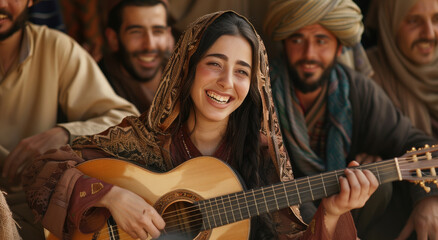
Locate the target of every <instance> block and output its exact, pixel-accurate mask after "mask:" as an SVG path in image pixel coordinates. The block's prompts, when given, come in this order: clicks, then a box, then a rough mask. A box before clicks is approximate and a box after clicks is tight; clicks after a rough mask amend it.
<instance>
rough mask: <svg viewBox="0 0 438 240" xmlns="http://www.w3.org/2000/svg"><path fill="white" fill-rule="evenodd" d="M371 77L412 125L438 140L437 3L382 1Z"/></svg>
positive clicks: (424, 1)
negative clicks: (373, 73) (373, 72)
mask: <svg viewBox="0 0 438 240" xmlns="http://www.w3.org/2000/svg"><path fill="white" fill-rule="evenodd" d="M376 6H377V10H376V12H377V18H375V19H376V20H377V21H376V23H377V24H378V25H377V26H375V27H377V28H378V33H379V39H378V45H377V46H376V47H374V48H373V49H370V50H369V51H368V52H367V53H368V56H369V58H370V60H372V64H373V68H374V70H375V75H374V76H373V79H374V80H375V81H376V82H377V83H378V84H379V85H380V86H382V88H383V89H384V90H385V91H386V93H387V94H388V96H389V97H390V98H391V100H392V102H393V103H394V105H395V106H396V107H397V108H398V109H400V110H401V112H402V113H403V114H405V115H406V116H408V117H409V118H410V119H411V121H412V123H413V125H414V126H416V127H417V128H420V129H422V130H423V131H425V132H426V133H428V134H429V135H432V136H434V137H438V97H437V96H438V95H437V92H438V84H437V80H438V58H437V56H438V55H437V51H438V49H437V38H438V20H437V18H438V1H437V0H403V1H397V0H385V1H378V3H377V4H376Z"/></svg>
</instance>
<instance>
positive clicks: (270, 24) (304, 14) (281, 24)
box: [264, 0, 363, 46]
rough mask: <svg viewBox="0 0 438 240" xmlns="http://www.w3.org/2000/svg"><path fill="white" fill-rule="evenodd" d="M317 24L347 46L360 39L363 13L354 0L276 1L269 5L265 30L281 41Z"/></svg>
mask: <svg viewBox="0 0 438 240" xmlns="http://www.w3.org/2000/svg"><path fill="white" fill-rule="evenodd" d="M315 23H318V24H320V25H321V26H323V27H325V28H326V29H328V30H329V31H330V32H332V33H333V34H334V35H335V36H336V37H337V38H338V39H339V40H340V41H341V43H342V44H343V45H344V46H354V45H356V44H357V43H359V42H360V39H361V36H362V32H363V24H362V14H361V11H360V9H359V7H358V6H357V5H356V4H355V3H354V2H353V1H352V0H277V1H274V2H273V3H272V4H271V6H270V8H269V11H268V15H267V17H266V20H265V25H264V30H265V32H266V33H267V34H268V35H269V36H270V37H271V38H272V39H273V40H275V41H278V40H283V39H285V38H287V37H289V36H290V35H291V34H292V33H294V32H295V31H297V30H298V29H300V28H302V27H304V26H307V25H312V24H315Z"/></svg>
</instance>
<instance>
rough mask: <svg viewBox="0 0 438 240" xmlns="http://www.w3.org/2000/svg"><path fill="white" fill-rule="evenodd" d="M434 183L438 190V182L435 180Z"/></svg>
mask: <svg viewBox="0 0 438 240" xmlns="http://www.w3.org/2000/svg"><path fill="white" fill-rule="evenodd" d="M433 183H435V185H436V187H437V188H438V181H437V180H433Z"/></svg>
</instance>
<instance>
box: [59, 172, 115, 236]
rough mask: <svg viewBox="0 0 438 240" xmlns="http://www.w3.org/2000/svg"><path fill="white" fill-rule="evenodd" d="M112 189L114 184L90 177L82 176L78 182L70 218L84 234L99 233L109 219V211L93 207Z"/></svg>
mask: <svg viewBox="0 0 438 240" xmlns="http://www.w3.org/2000/svg"><path fill="white" fill-rule="evenodd" d="M112 187H113V185H112V184H109V183H106V182H103V181H101V180H99V179H96V178H91V177H88V176H82V177H81V178H79V179H78V181H77V182H76V185H75V187H74V190H73V194H72V196H71V200H70V201H71V202H70V208H69V211H68V218H69V220H70V221H71V222H72V223H73V224H74V226H76V228H77V229H79V230H80V231H81V232H82V233H92V232H96V231H98V230H99V229H100V228H102V227H103V225H104V224H105V222H106V220H107V219H108V218H109V216H110V212H109V210H108V209H106V208H100V207H93V205H94V204H95V203H96V202H97V201H98V200H100V199H101V198H102V197H103V196H104V195H105V194H106V193H107V192H108V191H109V190H110V189H111V188H112Z"/></svg>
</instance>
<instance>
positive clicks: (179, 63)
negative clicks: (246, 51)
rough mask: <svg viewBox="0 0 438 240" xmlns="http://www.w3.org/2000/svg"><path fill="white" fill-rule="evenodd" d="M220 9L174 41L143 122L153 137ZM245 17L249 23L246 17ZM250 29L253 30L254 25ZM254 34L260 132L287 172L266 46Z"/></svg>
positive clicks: (169, 118) (169, 114)
mask: <svg viewBox="0 0 438 240" xmlns="http://www.w3.org/2000/svg"><path fill="white" fill-rule="evenodd" d="M227 12H232V11H227ZM224 13H226V12H217V13H213V14H209V15H205V16H204V17H201V18H199V19H198V20H197V21H195V22H194V23H193V24H191V25H190V26H189V27H188V29H187V30H186V31H185V32H184V34H183V35H182V36H181V38H180V40H179V41H178V43H177V45H176V48H175V51H174V53H173V55H172V56H171V58H170V60H169V63H168V64H167V66H166V68H165V69H164V74H163V78H162V82H161V84H160V87H159V88H158V91H157V93H156V95H155V98H154V101H153V103H152V106H151V110H150V111H149V115H148V119H147V122H146V126H147V128H148V130H149V131H150V132H151V133H152V134H154V135H156V136H157V137H160V136H166V135H168V133H167V130H168V128H169V127H170V126H171V124H172V123H173V121H174V120H175V119H176V117H177V116H178V114H179V102H178V99H179V94H180V91H181V86H182V85H183V81H185V80H186V79H187V75H188V68H189V62H190V58H191V57H192V55H193V54H194V52H195V51H196V49H197V48H198V45H199V42H200V40H201V38H202V35H203V33H204V31H205V29H206V28H207V27H208V26H209V25H210V24H211V23H212V22H213V21H214V20H215V19H216V18H218V17H219V16H221V15H222V14H224ZM235 14H236V13H235ZM242 18H244V17H242ZM244 19H245V18H244ZM245 20H246V19H245ZM246 21H247V22H248V23H249V21H248V20H246ZM249 24H250V23H249ZM250 25H251V24H250ZM251 26H252V25H251ZM253 29H254V28H253ZM254 32H256V31H255V29H254ZM256 35H257V38H258V43H259V52H258V53H256V54H257V55H258V58H257V59H259V63H258V64H254V68H253V71H255V73H256V78H257V83H258V89H259V92H260V96H261V98H262V105H263V122H262V125H261V126H262V129H261V130H260V132H261V133H262V134H264V135H265V136H266V139H267V140H268V143H269V149H270V154H271V157H272V159H273V160H274V162H275V163H276V166H278V170H279V171H281V172H291V170H290V166H286V165H287V164H288V163H289V161H286V159H287V156H286V153H285V149H284V148H283V142H282V138H281V133H280V130H279V125H278V120H277V117H276V115H275V111H274V105H273V101H272V93H271V86H270V81H269V69H268V61H267V55H266V50H265V47H264V45H263V42H262V40H261V39H260V36H259V35H258V34H256Z"/></svg>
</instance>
